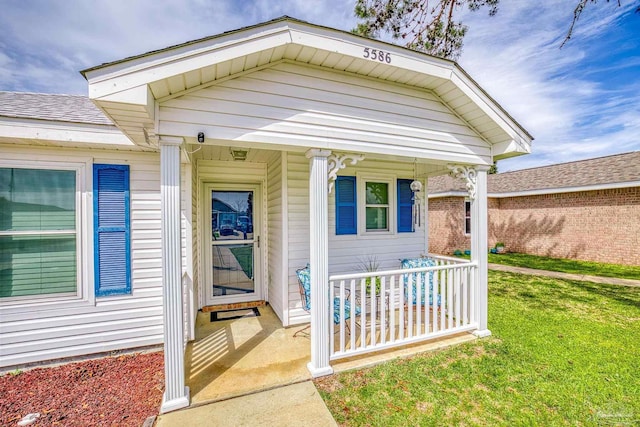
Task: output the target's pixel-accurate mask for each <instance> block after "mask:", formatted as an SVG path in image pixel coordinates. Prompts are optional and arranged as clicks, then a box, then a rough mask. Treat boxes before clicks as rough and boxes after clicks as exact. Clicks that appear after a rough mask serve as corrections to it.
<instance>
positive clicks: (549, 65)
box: [460, 0, 640, 171]
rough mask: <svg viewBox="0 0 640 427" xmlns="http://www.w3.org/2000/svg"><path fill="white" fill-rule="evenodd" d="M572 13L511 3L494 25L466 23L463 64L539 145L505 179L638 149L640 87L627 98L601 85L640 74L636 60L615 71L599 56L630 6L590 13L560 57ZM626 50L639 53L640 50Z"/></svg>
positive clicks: (568, 6)
mask: <svg viewBox="0 0 640 427" xmlns="http://www.w3.org/2000/svg"><path fill="white" fill-rule="evenodd" d="M573 7H574V2H567V1H566V0H548V1H545V2H530V1H524V0H510V1H508V2H507V1H503V2H501V4H500V10H499V12H498V15H497V16H495V17H493V18H487V17H485V16H483V15H482V12H479V13H473V14H467V16H466V17H465V22H466V23H467V24H468V25H469V27H470V30H469V33H468V36H467V40H466V41H465V49H464V52H463V55H462V57H461V61H460V62H461V64H462V65H463V67H465V69H467V70H468V71H469V72H470V74H471V75H472V76H474V78H475V79H476V80H477V81H478V82H479V83H480V84H481V85H482V86H483V87H485V89H486V90H487V91H488V92H489V93H490V94H491V95H492V96H493V97H494V98H495V99H496V100H497V101H498V102H499V103H500V104H501V105H502V106H503V107H505V108H506V109H507V110H508V111H509V112H510V113H511V114H512V115H513V116H514V117H515V118H516V119H517V120H518V121H519V122H520V123H521V124H522V125H523V126H524V127H525V128H526V129H527V130H529V131H530V132H531V133H532V134H533V135H534V136H535V137H536V140H535V141H534V145H533V154H532V155H530V156H524V157H519V158H515V159H510V160H506V161H503V162H501V163H500V165H499V169H500V170H501V171H506V170H509V169H519V168H522V167H530V166H533V165H539V164H551V163H557V162H560V161H569V160H574V159H581V158H589V157H597V156H600V155H606V154H610V153H612V152H621V151H629V150H633V149H639V148H640V142H638V139H637V137H636V136H634V135H633V132H634V131H636V130H637V123H636V121H634V120H633V117H635V116H637V115H638V112H640V96H638V95H640V87H638V86H637V85H635V84H627V85H625V86H626V87H625V89H624V91H623V92H624V93H621V92H620V90H619V89H616V88H613V87H611V86H610V85H609V84H608V82H607V81H606V80H604V81H603V80H602V79H601V77H602V76H603V75H604V73H605V72H606V71H607V69H608V68H609V69H610V72H611V73H613V72H615V71H620V70H622V69H625V68H630V67H638V65H639V64H638V61H637V58H636V59H635V60H633V59H632V60H631V61H629V62H627V60H626V59H624V60H621V61H619V62H618V63H610V62H605V61H606V56H605V55H603V54H602V52H598V48H599V46H600V44H601V43H603V42H606V38H607V37H610V38H611V37H615V33H616V31H615V30H616V28H617V27H618V26H619V19H620V16H621V15H623V14H625V13H627V12H628V11H629V9H630V6H626V7H623V8H617V7H616V5H608V4H598V5H595V6H591V7H590V8H588V9H586V10H585V12H584V14H583V16H582V17H581V18H580V20H579V22H578V24H577V25H576V28H575V31H574V36H573V37H572V39H571V41H570V42H569V43H568V44H567V45H565V47H564V48H563V49H559V45H560V43H561V41H562V40H563V39H564V36H565V35H566V32H567V30H568V28H569V25H570V23H571V18H572V13H573ZM627 43H629V44H630V47H632V48H633V49H638V43H637V42H629V41H627ZM608 48H610V47H608ZM636 54H637V52H636ZM595 55H600V56H601V58H600V60H599V62H596V63H594V62H593V61H594V56H595ZM594 67H595V68H594ZM636 135H637V133H636Z"/></svg>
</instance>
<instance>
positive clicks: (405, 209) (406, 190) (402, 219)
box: [397, 179, 414, 233]
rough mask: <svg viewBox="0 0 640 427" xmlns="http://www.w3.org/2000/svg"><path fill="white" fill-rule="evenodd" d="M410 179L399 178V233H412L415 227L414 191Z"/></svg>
mask: <svg viewBox="0 0 640 427" xmlns="http://www.w3.org/2000/svg"><path fill="white" fill-rule="evenodd" d="M411 181H412V180H410V179H399V180H398V183H397V186H398V233H411V232H413V231H414V229H413V214H412V212H413V191H411Z"/></svg>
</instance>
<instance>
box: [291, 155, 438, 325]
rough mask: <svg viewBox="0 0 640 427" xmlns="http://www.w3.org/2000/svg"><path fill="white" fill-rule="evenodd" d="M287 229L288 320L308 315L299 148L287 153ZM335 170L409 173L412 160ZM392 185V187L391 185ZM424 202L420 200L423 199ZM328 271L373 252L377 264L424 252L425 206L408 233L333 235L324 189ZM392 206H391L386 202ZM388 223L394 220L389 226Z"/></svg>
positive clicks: (305, 191) (357, 267) (304, 178)
mask: <svg viewBox="0 0 640 427" xmlns="http://www.w3.org/2000/svg"><path fill="white" fill-rule="evenodd" d="M287 170H288V173H287V198H288V208H287V210H288V212H287V225H288V226H287V229H288V260H289V281H288V290H289V292H288V308H289V324H292V325H294V324H299V323H304V322H308V321H309V316H308V314H307V313H306V312H305V311H304V310H302V303H301V300H300V292H299V289H298V280H297V276H296V270H297V269H299V268H302V267H304V266H305V265H306V264H307V263H308V262H309V159H307V158H306V157H305V156H304V155H303V154H299V153H291V152H290V153H288V154H287ZM340 175H345V176H355V177H356V180H363V179H367V178H371V179H372V180H375V178H376V177H379V178H383V179H391V180H392V182H393V181H394V180H396V179H412V178H413V176H414V164H413V163H407V162H404V163H403V162H393V161H386V160H366V159H365V160H364V161H362V162H360V163H358V165H357V166H347V168H346V169H343V170H342V171H341V172H340ZM394 191H395V190H394ZM423 206H424V205H423ZM328 207H329V212H328V213H329V218H328V224H329V226H328V231H329V274H341V273H354V272H358V271H362V270H363V268H364V266H363V264H366V263H367V261H368V260H369V259H373V258H375V259H376V260H377V262H378V263H379V269H380V270H386V269H396V268H399V267H400V260H401V259H403V258H412V257H417V256H420V255H421V254H424V253H426V252H427V250H426V247H427V246H426V244H427V235H426V232H427V230H428V227H427V224H426V222H425V218H426V217H425V209H424V208H423V209H422V212H421V221H420V224H421V225H420V227H417V226H416V228H415V231H414V232H410V233H391V234H389V233H384V234H378V235H375V234H373V235H364V234H363V233H359V234H356V235H336V209H335V191H332V192H331V193H330V194H329V200H328ZM390 208H391V209H395V206H390ZM392 228H393V226H392Z"/></svg>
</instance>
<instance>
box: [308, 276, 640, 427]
mask: <svg viewBox="0 0 640 427" xmlns="http://www.w3.org/2000/svg"><path fill="white" fill-rule="evenodd" d="M489 293H490V299H489V329H491V331H492V332H493V336H491V337H489V338H486V339H482V340H478V341H475V342H471V343H468V344H465V345H461V346H457V347H454V348H449V349H446V350H443V351H439V352H435V353H427V354H423V355H419V356H415V357H412V358H410V359H404V360H397V361H393V362H388V363H385V364H383V365H379V366H376V367H373V368H369V369H365V370H359V371H353V372H347V373H343V374H339V375H333V376H330V377H325V378H323V379H319V380H317V381H316V385H317V386H318V388H319V389H320V391H321V394H322V396H323V398H324V400H325V402H326V403H327V406H328V407H329V409H330V411H331V412H332V414H333V415H334V417H335V419H336V420H337V421H338V423H339V424H341V425H345V426H356V425H371V426H407V425H411V426H414V425H424V426H429V425H438V426H440V425H456V426H457V425H479V426H496V425H505V426H507V425H508V426H514V425H515V426H519V425H544V426H555V425H571V426H574V425H593V426H595V425H624V426H627V425H640V288H631V287H622V286H620V287H615V286H608V285H597V284H593V283H587V282H577V281H565V280H557V279H551V278H544V277H536V276H524V275H518V274H510V273H502V272H490V273H489Z"/></svg>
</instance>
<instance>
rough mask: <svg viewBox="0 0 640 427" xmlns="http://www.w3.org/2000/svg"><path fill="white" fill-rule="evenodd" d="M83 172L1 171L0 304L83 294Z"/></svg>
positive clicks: (37, 169)
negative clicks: (80, 261) (80, 189)
mask: <svg viewBox="0 0 640 427" xmlns="http://www.w3.org/2000/svg"><path fill="white" fill-rule="evenodd" d="M78 185H79V183H78V171H77V170H76V169H71V168H68V169H41V168H35V167H24V168H22V167H0V298H3V299H4V298H14V297H31V298H33V297H41V296H48V295H55V296H63V295H77V294H78V274H77V269H78V247H79V245H78V236H79V232H78V230H79V224H78V222H79V221H78V218H79V217H78V206H77V204H78V198H77V192H78Z"/></svg>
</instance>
